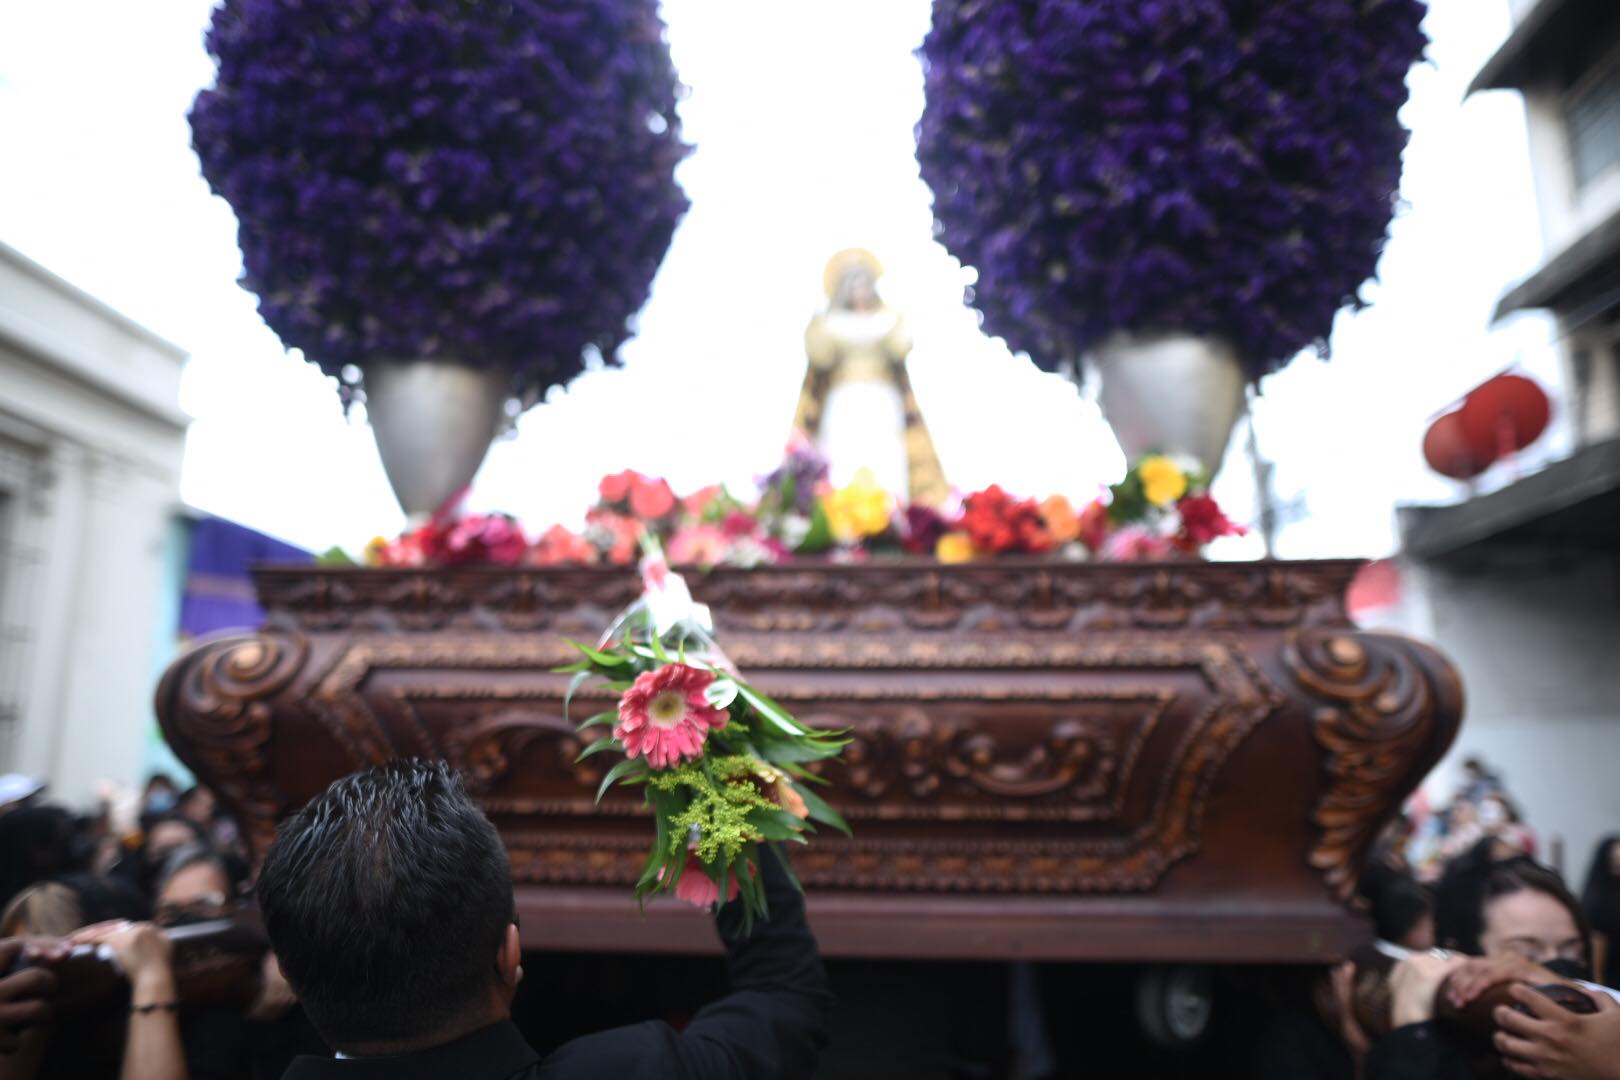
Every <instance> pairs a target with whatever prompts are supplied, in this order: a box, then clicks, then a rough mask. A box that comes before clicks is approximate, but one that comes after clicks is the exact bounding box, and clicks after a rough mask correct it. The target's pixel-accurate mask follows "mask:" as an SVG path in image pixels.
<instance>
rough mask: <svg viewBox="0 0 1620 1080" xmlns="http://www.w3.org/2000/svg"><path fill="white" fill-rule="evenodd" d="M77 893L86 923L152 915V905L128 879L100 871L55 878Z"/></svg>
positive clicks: (135, 920) (143, 917)
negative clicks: (107, 874) (98, 872)
mask: <svg viewBox="0 0 1620 1080" xmlns="http://www.w3.org/2000/svg"><path fill="white" fill-rule="evenodd" d="M57 880H58V881H60V882H61V883H62V884H63V885H66V886H67V887H68V888H70V889H72V890H73V891H74V892H75V893H77V894H78V897H79V905H80V907H81V908H82V909H83V913H84V921H85V925H90V924H92V923H98V922H106V921H108V920H109V919H127V920H129V921H131V922H139V921H141V920H142V919H150V918H151V917H152V905H151V904H149V903H147V902H146V899H145V898H144V897H142V896H141V894H140V893H139V892H138V891H136V889H135V887H134V886H133V885H131V884H130V883H129V882H127V881H124V880H121V879H119V878H115V877H109V876H106V875H102V874H90V873H79V874H68V875H66V876H65V877H61V878H58V879H57Z"/></svg>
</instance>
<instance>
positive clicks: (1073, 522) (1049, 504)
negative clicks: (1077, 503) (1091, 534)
mask: <svg viewBox="0 0 1620 1080" xmlns="http://www.w3.org/2000/svg"><path fill="white" fill-rule="evenodd" d="M1041 520H1042V521H1044V522H1046V531H1047V532H1049V533H1051V534H1052V539H1053V540H1054V541H1056V542H1057V543H1059V544H1067V543H1068V542H1069V541H1071V540H1077V539H1079V537H1080V515H1079V514H1077V513H1075V512H1074V504H1073V503H1071V502H1069V500H1068V499H1066V498H1065V497H1063V496H1062V495H1053V496H1052V497H1051V498H1049V499H1047V500H1045V501H1044V502H1042V503H1041Z"/></svg>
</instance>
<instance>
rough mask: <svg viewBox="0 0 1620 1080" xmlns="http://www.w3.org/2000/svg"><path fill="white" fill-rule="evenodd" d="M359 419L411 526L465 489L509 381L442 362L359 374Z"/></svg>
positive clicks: (494, 427) (391, 364)
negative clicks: (362, 398)
mask: <svg viewBox="0 0 1620 1080" xmlns="http://www.w3.org/2000/svg"><path fill="white" fill-rule="evenodd" d="M365 380H366V381H365V387H366V416H367V417H368V418H369V419H370V421H371V430H372V434H373V435H375V436H376V439H377V451H378V453H379V454H381V455H382V463H383V470H384V471H385V472H386V473H387V474H388V483H389V484H390V485H392V486H393V489H394V494H395V496H397V497H398V499H399V504H400V506H402V507H404V509H405V514H406V516H407V517H408V518H409V521H410V524H411V525H412V526H416V525H420V524H421V523H422V522H424V521H426V520H427V519H428V517H430V516H431V515H432V514H433V512H434V511H435V510H437V509H438V508H439V507H440V506H441V505H443V503H444V502H445V500H447V499H449V498H450V496H452V495H454V494H455V493H456V492H457V491H460V490H461V489H462V488H463V487H466V486H467V485H468V484H469V483H471V482H472V478H473V476H474V474H476V473H477V472H478V467H479V466H480V465H482V464H483V463H484V455H485V454H487V453H488V452H489V444H490V443H491V442H492V441H494V439H495V435H496V433H497V432H498V431H499V430H500V425H501V421H502V419H503V417H504V416H505V411H506V400H507V398H508V397H509V396H510V393H511V384H512V376H511V374H510V373H509V372H507V371H504V370H501V369H499V368H496V369H482V368H472V367H467V366H466V365H463V364H458V363H455V362H454V361H450V360H390V361H384V362H378V363H373V364H370V365H368V366H367V367H366V369H365Z"/></svg>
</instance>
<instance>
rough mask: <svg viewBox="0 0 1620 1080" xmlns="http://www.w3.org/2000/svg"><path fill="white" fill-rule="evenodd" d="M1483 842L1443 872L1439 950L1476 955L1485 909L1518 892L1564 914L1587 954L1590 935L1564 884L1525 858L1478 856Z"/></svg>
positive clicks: (1437, 916) (1438, 915)
mask: <svg viewBox="0 0 1620 1080" xmlns="http://www.w3.org/2000/svg"><path fill="white" fill-rule="evenodd" d="M1486 843H1487V842H1486V841H1482V842H1481V843H1480V844H1477V845H1475V846H1474V848H1472V849H1471V850H1470V851H1469V852H1468V854H1467V855H1464V856H1462V857H1461V858H1460V859H1458V860H1457V862H1456V863H1454V864H1453V865H1452V866H1448V867H1447V868H1446V872H1445V874H1444V875H1443V876H1442V877H1441V879H1440V889H1439V896H1440V901H1439V903H1438V905H1437V906H1436V910H1435V936H1436V937H1437V938H1438V939H1439V942H1440V944H1441V945H1443V946H1445V947H1446V948H1448V949H1455V950H1457V951H1458V952H1465V953H1468V954H1470V955H1472V956H1478V955H1480V953H1481V952H1482V948H1481V946H1480V938H1481V936H1483V934H1484V932H1485V907H1486V905H1487V904H1489V903H1490V902H1491V901H1492V900H1495V899H1496V898H1497V897H1500V896H1511V895H1512V894H1514V893H1518V892H1539V893H1544V894H1545V895H1547V896H1550V897H1552V898H1553V899H1554V900H1556V901H1558V902H1559V903H1560V904H1562V905H1563V906H1564V908H1566V909H1567V910H1568V911H1569V917H1570V918H1571V919H1573V920H1574V922H1575V930H1576V932H1577V933H1578V934H1579V935H1580V938H1581V944H1582V946H1583V947H1584V949H1585V955H1586V957H1587V958H1588V960H1590V958H1591V955H1592V933H1591V930H1590V929H1589V928H1588V926H1587V922H1586V916H1585V914H1584V913H1582V911H1581V905H1580V904H1578V903H1576V902H1575V897H1574V896H1573V895H1571V893H1570V891H1569V888H1568V887H1567V886H1566V885H1565V884H1564V879H1563V878H1561V877H1559V876H1558V874H1557V873H1555V872H1554V871H1552V870H1549V869H1547V868H1546V867H1545V866H1542V865H1541V864H1540V863H1538V862H1536V860H1534V859H1532V858H1530V857H1529V856H1528V855H1518V856H1515V857H1513V858H1511V859H1504V860H1501V861H1499V862H1497V861H1491V860H1490V858H1489V855H1488V849H1487V854H1486V856H1485V858H1483V859H1481V858H1479V857H1478V853H1479V852H1480V849H1481V847H1482V846H1484V845H1485V844H1486Z"/></svg>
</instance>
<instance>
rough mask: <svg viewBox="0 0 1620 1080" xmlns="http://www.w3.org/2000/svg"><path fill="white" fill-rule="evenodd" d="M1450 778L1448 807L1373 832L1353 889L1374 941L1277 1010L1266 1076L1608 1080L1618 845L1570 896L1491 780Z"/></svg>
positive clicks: (1619, 923) (1616, 1023)
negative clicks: (1300, 999) (1453, 784)
mask: <svg viewBox="0 0 1620 1080" xmlns="http://www.w3.org/2000/svg"><path fill="white" fill-rule="evenodd" d="M1463 772H1464V782H1463V784H1462V786H1461V788H1460V789H1459V791H1458V792H1457V794H1456V795H1455V797H1454V798H1453V799H1452V801H1451V802H1450V803H1449V804H1448V805H1446V806H1445V807H1443V808H1442V809H1440V810H1438V811H1435V812H1432V813H1430V812H1427V811H1426V810H1425V809H1424V808H1423V806H1422V805H1421V802H1420V803H1419V804H1418V805H1417V808H1416V809H1417V811H1418V812H1417V813H1416V814H1413V813H1410V812H1409V813H1407V814H1404V815H1402V816H1401V817H1400V818H1398V819H1397V820H1396V821H1395V822H1393V823H1392V824H1391V825H1390V826H1389V827H1388V828H1387V829H1386V830H1385V832H1384V834H1383V836H1382V837H1381V838H1380V841H1379V844H1378V846H1377V848H1376V849H1375V851H1374V852H1373V854H1372V857H1371V858H1370V860H1369V862H1368V864H1367V866H1366V867H1365V868H1364V870H1363V872H1362V876H1361V880H1360V894H1361V895H1360V899H1361V901H1362V902H1363V903H1364V904H1365V906H1366V907H1367V909H1368V910H1369V912H1370V913H1371V915H1372V917H1373V921H1374V927H1375V931H1376V933H1377V935H1378V937H1379V939H1380V943H1381V944H1380V946H1379V948H1377V949H1375V950H1372V951H1370V952H1369V953H1367V954H1366V955H1364V956H1362V957H1361V958H1360V960H1359V962H1356V961H1352V962H1347V963H1346V964H1344V965H1343V966H1341V967H1340V968H1339V969H1337V970H1335V971H1334V972H1332V973H1331V974H1330V975H1328V976H1325V977H1323V978H1322V979H1321V980H1320V982H1319V983H1318V985H1317V987H1316V993H1314V994H1313V995H1312V1000H1311V1002H1310V1007H1309V1008H1308V1009H1299V1010H1294V1011H1292V1012H1289V1011H1287V1010H1285V1011H1284V1013H1283V1015H1282V1016H1281V1017H1280V1018H1279V1021H1278V1022H1277V1024H1276V1026H1275V1028H1274V1030H1273V1031H1272V1032H1271V1037H1269V1038H1268V1039H1266V1040H1265V1041H1264V1043H1263V1045H1262V1047H1261V1058H1262V1068H1261V1069H1260V1073H1261V1075H1262V1076H1263V1077H1264V1078H1265V1080H1284V1078H1285V1077H1310V1078H1313V1080H1314V1078H1321V1080H1352V1078H1361V1080H1486V1078H1490V1077H1499V1076H1508V1075H1517V1076H1525V1077H1534V1078H1541V1080H1607V1078H1620V994H1616V993H1615V992H1614V990H1613V989H1611V988H1614V987H1620V837H1609V838H1607V839H1605V840H1604V841H1602V842H1601V843H1600V844H1599V845H1598V848H1597V850H1596V851H1595V852H1594V853H1593V855H1592V859H1591V862H1590V864H1589V868H1588V871H1587V876H1586V882H1585V887H1584V889H1583V891H1582V893H1581V895H1580V896H1579V897H1577V896H1576V895H1575V894H1574V892H1573V891H1572V890H1571V889H1570V888H1569V887H1568V885H1567V884H1566V883H1565V881H1564V878H1563V877H1562V875H1560V874H1559V873H1558V872H1557V871H1555V870H1553V869H1552V868H1550V867H1548V866H1546V865H1544V864H1543V863H1541V862H1539V861H1538V860H1537V859H1536V837H1535V834H1534V832H1532V831H1531V830H1530V829H1529V828H1528V827H1527V826H1526V825H1525V824H1524V822H1523V820H1522V818H1521V817H1520V815H1519V814H1518V812H1517V810H1516V808H1515V807H1514V804H1513V802H1512V801H1511V799H1510V798H1509V797H1508V795H1507V793H1506V790H1505V788H1504V785H1503V783H1502V781H1501V779H1500V777H1499V776H1497V775H1496V774H1495V773H1494V772H1492V771H1491V770H1490V769H1489V768H1488V767H1487V766H1486V765H1485V764H1484V763H1483V762H1481V761H1479V760H1478V759H1470V760H1468V761H1467V762H1465V763H1464V770H1463ZM1380 958H1381V959H1380Z"/></svg>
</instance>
